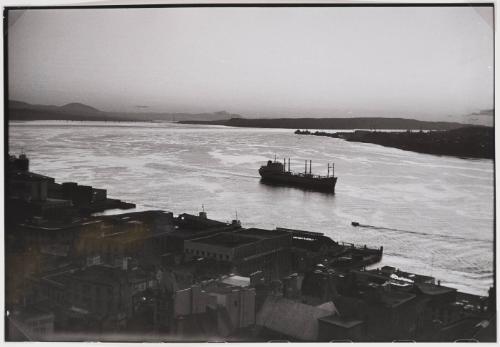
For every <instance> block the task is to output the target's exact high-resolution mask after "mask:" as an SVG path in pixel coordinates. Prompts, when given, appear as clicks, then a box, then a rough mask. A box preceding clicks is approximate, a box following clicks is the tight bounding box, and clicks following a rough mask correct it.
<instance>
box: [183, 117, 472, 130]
mask: <svg viewBox="0 0 500 347" xmlns="http://www.w3.org/2000/svg"><path fill="white" fill-rule="evenodd" d="M178 123H180V124H198V125H224V126H230V127H248V128H282V129H324V130H327V129H328V130H347V129H350V130H354V129H367V130H368V129H377V130H379V129H384V130H401V129H409V130H421V129H422V130H451V129H458V128H461V127H464V126H472V125H470V124H463V123H455V122H431V121H420V120H416V119H407V118H385V117H375V118H369V117H357V118H269V119H267V118H257V119H249V118H231V119H227V120H215V121H200V120H196V121H192V120H187V121H179V122H178Z"/></svg>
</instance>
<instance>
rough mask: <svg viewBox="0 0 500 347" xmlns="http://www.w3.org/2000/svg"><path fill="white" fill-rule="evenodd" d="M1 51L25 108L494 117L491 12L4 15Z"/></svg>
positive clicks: (13, 92)
mask: <svg viewBox="0 0 500 347" xmlns="http://www.w3.org/2000/svg"><path fill="white" fill-rule="evenodd" d="M8 40H9V93H10V99H11V100H12V99H14V100H21V101H26V102H30V103H39V104H56V105H62V104H65V103H69V102H82V103H85V104H89V105H91V106H94V107H97V108H99V109H102V110H107V111H132V112H133V111H138V112H139V111H140V112H144V111H148V110H149V111H165V112H212V111H219V110H226V111H228V112H232V113H239V114H242V115H245V116H262V117H275V116H304V117H313V116H316V117H318V116H321V117H323V116H335V117H344V116H401V117H411V118H419V119H427V120H438V119H439V120H463V119H464V115H466V114H470V113H474V112H475V113H479V111H480V110H485V109H491V108H493V10H492V7H484V8H478V7H472V6H467V7H426V8H422V7H394V8H387V7H379V8H373V7H361V8H360V7H350V8H345V7H332V8H158V9H138V8H129V9H84V10H28V11H24V12H21V11H10V12H9V31H8ZM138 106H147V107H148V108H144V107H140V108H139V107H138Z"/></svg>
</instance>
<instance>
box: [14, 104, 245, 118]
mask: <svg viewBox="0 0 500 347" xmlns="http://www.w3.org/2000/svg"><path fill="white" fill-rule="evenodd" d="M238 117H241V116H240V115H238V114H231V113H228V112H226V111H218V112H214V113H197V114H191V113H158V112H156V113H155V112H137V113H135V112H129V113H127V112H124V113H121V112H105V111H101V110H98V109H97V108H94V107H92V106H89V105H85V104H82V103H77V102H73V103H69V104H66V105H63V106H54V105H33V104H29V103H26V102H23V101H17V100H10V101H9V109H8V118H9V120H24V121H31V120H75V121H76V120H77V121H187V120H193V121H197V120H198V121H199V120H208V121H211V120H220V119H230V118H235V119H236V118H238Z"/></svg>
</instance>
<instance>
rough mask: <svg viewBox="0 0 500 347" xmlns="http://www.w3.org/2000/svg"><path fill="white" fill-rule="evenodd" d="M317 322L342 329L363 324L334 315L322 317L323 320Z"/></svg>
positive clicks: (359, 321)
mask: <svg viewBox="0 0 500 347" xmlns="http://www.w3.org/2000/svg"><path fill="white" fill-rule="evenodd" d="M319 320H320V321H322V322H325V323H328V324H333V325H336V326H338V327H341V328H344V329H351V328H353V327H355V326H358V325H360V324H363V321H362V320H357V319H347V318H343V317H339V316H336V315H331V316H328V317H323V318H320V319H319Z"/></svg>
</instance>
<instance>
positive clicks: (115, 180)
mask: <svg viewBox="0 0 500 347" xmlns="http://www.w3.org/2000/svg"><path fill="white" fill-rule="evenodd" d="M21 149H24V151H25V152H26V153H27V155H28V156H29V158H30V160H31V162H30V164H31V169H32V171H35V172H38V173H41V174H44V175H48V176H52V177H54V178H55V179H56V181H57V182H65V181H75V182H78V183H80V184H87V185H92V186H94V187H96V188H105V189H107V190H108V196H110V197H113V198H118V199H122V200H125V201H130V202H134V203H136V204H137V207H138V208H137V209H138V210H144V209H163V210H168V211H172V212H174V213H175V214H178V213H182V212H188V213H198V212H199V211H200V210H201V209H202V205H203V207H204V209H205V211H206V212H207V213H208V216H209V218H213V219H218V220H228V221H229V220H231V219H234V218H235V215H236V213H237V215H238V219H240V220H241V222H242V225H243V226H244V227H261V228H274V227H285V228H294V229H302V230H309V231H315V232H322V233H325V234H326V235H328V236H330V237H331V238H333V239H334V240H338V241H345V242H353V243H357V244H362V245H363V244H367V245H368V246H374V247H379V246H382V245H383V246H384V257H383V260H382V262H381V263H380V264H378V265H377V266H382V265H391V266H395V267H398V268H400V269H402V270H406V271H411V272H416V273H420V274H427V275H431V276H434V277H436V279H439V280H441V283H442V284H443V285H450V286H454V287H456V288H458V289H459V290H462V291H465V292H469V293H475V294H482V295H486V293H487V290H488V287H489V286H491V285H492V283H493V254H494V252H493V251H494V243H493V233H494V205H493V202H494V181H493V172H494V171H493V161H492V160H486V159H484V160H483V159H460V158H454V157H441V156H434V155H428V154H419V153H413V152H408V151H402V150H399V149H394V148H387V147H382V146H378V145H373V144H363V143H353V142H347V141H344V140H341V139H335V138H327V137H317V136H299V135H294V134H293V130H289V129H253V128H227V127H218V126H198V125H178V124H171V123H113V122H60V121H39V122H16V123H11V124H10V125H9V150H10V153H15V154H18V153H19V152H20V151H21ZM275 155H276V156H277V157H278V158H280V159H281V160H283V159H282V158H284V157H286V158H289V157H290V158H291V166H292V170H294V171H303V170H304V160H306V159H311V160H312V171H313V173H316V174H322V175H323V174H326V172H327V163H329V162H330V163H331V162H335V175H336V176H338V182H337V186H336V194H335V195H325V194H322V193H317V192H310V191H303V190H300V189H296V188H285V187H270V186H267V185H264V184H261V183H260V180H259V175H258V172H257V170H258V168H259V167H260V166H261V165H264V164H265V163H266V161H267V160H268V159H274V156H275ZM351 221H358V222H359V223H361V224H364V225H369V226H372V227H368V228H364V227H358V228H355V227H352V226H351Z"/></svg>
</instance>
